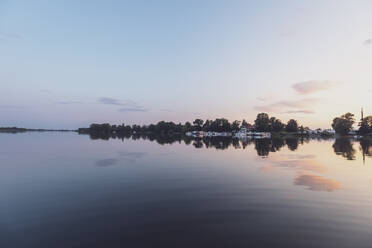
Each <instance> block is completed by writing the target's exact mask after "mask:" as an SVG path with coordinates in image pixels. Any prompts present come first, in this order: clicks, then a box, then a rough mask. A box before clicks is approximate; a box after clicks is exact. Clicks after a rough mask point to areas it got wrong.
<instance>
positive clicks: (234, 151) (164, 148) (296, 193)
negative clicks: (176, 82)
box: [0, 132, 372, 248]
mask: <svg viewBox="0 0 372 248" xmlns="http://www.w3.org/2000/svg"><path fill="white" fill-rule="evenodd" d="M371 155H372V143H371V142H369V141H364V140H362V141H358V140H349V139H337V140H335V139H328V140H322V139H319V140H315V139H313V140H306V139H305V140H301V139H293V138H292V139H276V140H270V139H268V140H255V141H252V140H246V141H239V140H232V139H211V140H182V139H174V140H172V139H169V138H159V137H155V138H154V137H152V138H151V137H149V138H146V139H143V138H141V137H132V138H123V139H118V138H116V139H112V138H108V137H105V138H104V139H101V138H100V137H90V136H88V135H78V134H76V133H73V132H71V133H58V132H41V133H38V132H26V133H18V134H0V161H1V163H0V166H1V167H0V169H1V173H0V247H2V248H13V247H14V248H33V247H37V248H42V247H48V248H54V247H61V248H62V247H63V248H69V247H89V248H92V247H115V248H116V247H130V248H136V247H162V248H163V247H327V248H329V247H337V248H341V247H353V248H357V247H368V248H370V247H371V246H372V157H371Z"/></svg>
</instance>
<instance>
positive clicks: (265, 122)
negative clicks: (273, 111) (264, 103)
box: [254, 113, 270, 132]
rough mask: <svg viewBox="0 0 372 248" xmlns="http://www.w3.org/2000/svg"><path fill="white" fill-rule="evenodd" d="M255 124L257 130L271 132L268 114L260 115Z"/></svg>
mask: <svg viewBox="0 0 372 248" xmlns="http://www.w3.org/2000/svg"><path fill="white" fill-rule="evenodd" d="M254 124H255V127H256V130H257V131H259V132H268V131H270V120H269V115H268V114H266V113H260V114H258V115H257V118H256V120H255V121H254Z"/></svg>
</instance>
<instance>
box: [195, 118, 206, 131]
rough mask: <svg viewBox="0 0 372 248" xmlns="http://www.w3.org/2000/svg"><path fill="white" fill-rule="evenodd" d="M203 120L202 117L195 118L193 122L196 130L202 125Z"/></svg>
mask: <svg viewBox="0 0 372 248" xmlns="http://www.w3.org/2000/svg"><path fill="white" fill-rule="evenodd" d="M203 123H204V121H203V120H202V119H196V120H195V121H194V122H193V124H194V126H195V127H196V128H197V130H198V131H200V130H201V127H202V126H203Z"/></svg>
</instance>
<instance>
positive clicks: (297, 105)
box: [254, 98, 320, 114]
mask: <svg viewBox="0 0 372 248" xmlns="http://www.w3.org/2000/svg"><path fill="white" fill-rule="evenodd" d="M319 101H320V99H319V98H305V99H301V100H295V101H279V102H275V103H272V104H268V105H261V106H255V107H254V109H255V110H258V111H263V112H275V113H302V114H313V113H314V111H312V110H309V109H308V108H309V107H311V106H313V105H314V104H316V103H318V102H319Z"/></svg>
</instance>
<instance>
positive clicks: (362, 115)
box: [360, 108, 363, 120]
mask: <svg viewBox="0 0 372 248" xmlns="http://www.w3.org/2000/svg"><path fill="white" fill-rule="evenodd" d="M360 112H361V116H362V118H361V119H360V120H363V108H362V110H361V111H360Z"/></svg>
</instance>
